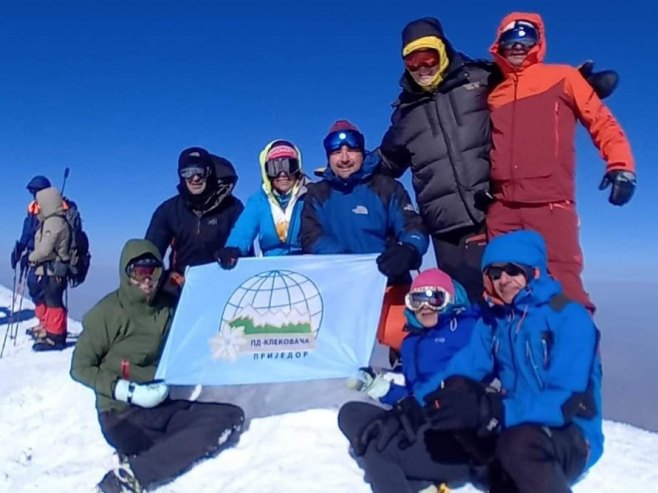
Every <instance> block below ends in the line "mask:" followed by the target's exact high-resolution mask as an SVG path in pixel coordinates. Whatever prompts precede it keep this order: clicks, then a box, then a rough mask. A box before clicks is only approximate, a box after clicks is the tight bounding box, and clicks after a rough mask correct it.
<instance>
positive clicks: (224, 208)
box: [145, 155, 244, 274]
mask: <svg viewBox="0 0 658 493" xmlns="http://www.w3.org/2000/svg"><path fill="white" fill-rule="evenodd" d="M211 157H212V160H213V164H214V167H215V169H214V170H213V171H214V174H213V175H211V177H212V179H214V180H217V181H216V182H211V183H212V184H211V185H210V184H209V186H210V189H209V193H208V194H207V196H204V197H203V198H204V200H203V202H202V203H195V202H193V201H191V200H190V199H191V197H190V195H189V193H187V192H186V189H185V184H184V182H182V181H181V183H180V184H179V186H178V191H179V193H178V195H175V196H174V197H171V198H170V199H168V200H166V201H164V202H163V203H162V204H160V205H159V206H158V208H157V209H156V210H155V212H154V213H153V216H152V217H151V223H150V224H149V227H148V230H147V231H146V235H145V238H146V239H147V240H150V241H151V242H153V244H155V246H157V247H158V250H159V251H160V254H161V255H162V257H163V258H164V255H165V252H166V251H167V249H168V248H169V247H171V254H170V256H169V267H170V269H171V270H174V271H176V272H178V273H180V274H183V273H184V272H185V268H186V267H187V266H188V265H190V266H192V265H202V264H207V263H209V262H214V261H215V252H216V251H217V250H219V249H220V248H222V247H224V246H225V244H226V240H227V239H228V236H229V234H230V232H231V229H233V225H234V224H235V222H236V221H237V220H238V216H239V215H240V214H241V213H242V210H243V209H244V205H243V204H242V202H241V201H240V200H239V199H237V198H236V197H234V196H233V195H232V193H231V192H232V191H233V187H234V186H235V183H236V182H237V175H236V173H235V169H234V168H233V166H232V165H231V163H230V162H229V161H228V160H226V159H224V158H220V157H218V156H213V155H211ZM209 180H210V178H209Z"/></svg>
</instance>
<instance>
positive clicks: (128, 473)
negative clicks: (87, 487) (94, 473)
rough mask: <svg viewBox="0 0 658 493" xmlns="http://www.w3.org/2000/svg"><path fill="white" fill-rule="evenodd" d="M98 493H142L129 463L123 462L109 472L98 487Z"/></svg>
mask: <svg viewBox="0 0 658 493" xmlns="http://www.w3.org/2000/svg"><path fill="white" fill-rule="evenodd" d="M96 491H97V493H142V492H143V491H145V490H144V489H142V487H141V485H140V484H139V481H137V478H136V477H135V474H134V473H133V472H132V469H130V463H129V462H128V461H125V462H121V463H120V464H119V466H118V467H117V468H116V469H113V470H112V471H109V472H108V473H107V474H105V476H103V479H102V480H101V482H100V483H98V485H96Z"/></svg>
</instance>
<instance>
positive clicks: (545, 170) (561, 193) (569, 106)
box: [488, 12, 635, 204]
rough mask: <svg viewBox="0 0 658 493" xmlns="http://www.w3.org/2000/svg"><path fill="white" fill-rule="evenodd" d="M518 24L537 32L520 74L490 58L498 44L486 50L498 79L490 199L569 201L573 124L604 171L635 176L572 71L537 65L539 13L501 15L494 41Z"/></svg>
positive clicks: (617, 130) (606, 119)
mask: <svg viewBox="0 0 658 493" xmlns="http://www.w3.org/2000/svg"><path fill="white" fill-rule="evenodd" d="M522 19H523V20H527V21H530V22H532V23H533V24H535V25H536V26H537V27H538V33H539V42H538V43H537V45H536V46H534V47H533V48H532V49H531V50H530V52H529V53H528V56H527V57H526V59H525V61H524V62H523V64H522V66H521V67H520V68H518V69H514V67H512V66H511V65H510V64H509V63H508V62H507V61H506V60H505V59H504V58H503V57H502V56H501V55H500V54H498V41H496V42H495V43H494V44H493V45H492V46H491V48H490V51H491V53H492V55H493V57H494V59H495V60H496V63H497V64H498V66H499V67H500V68H501V70H502V72H503V74H504V80H503V82H502V83H501V84H500V85H498V86H497V87H496V88H495V89H494V90H493V91H492V92H491V94H490V95H489V98H488V103H489V109H490V111H491V122H492V127H493V129H492V130H493V132H492V133H493V147H492V151H491V182H492V191H493V194H494V196H495V197H496V198H497V199H499V200H504V201H508V202H517V203H535V204H536V203H549V202H561V201H574V197H575V171H576V170H575V161H576V156H575V149H574V147H575V144H574V140H575V134H576V122H577V120H579V121H580V122H581V123H582V124H583V125H584V126H585V128H587V130H588V132H589V133H590V135H591V137H592V140H593V141H594V144H595V145H596V147H597V148H598V149H599V151H600V153H601V156H602V157H603V159H604V160H605V162H606V163H607V171H611V170H614V169H622V170H628V171H634V170H635V164H634V162H633V156H632V154H631V148H630V144H629V142H628V139H627V138H626V136H625V135H624V131H623V130H622V128H621V126H620V125H619V123H617V121H616V120H615V118H614V117H613V116H612V113H610V111H609V110H608V108H606V107H605V106H604V105H603V103H602V102H601V100H600V99H599V98H598V96H596V94H595V93H594V90H593V89H592V87H591V86H590V85H589V84H588V83H587V81H586V80H585V79H584V78H583V77H582V76H581V74H580V73H579V72H578V70H577V69H575V68H573V67H570V66H567V65H554V64H544V63H543V60H544V56H545V54H546V36H545V30H544V22H543V21H542V18H541V17H540V16H539V15H537V14H528V13H519V12H515V13H513V14H510V15H508V16H507V17H505V18H504V19H503V21H502V22H501V24H500V26H499V27H498V34H497V36H496V39H498V38H499V37H500V34H501V33H502V32H503V28H504V27H505V26H507V25H508V24H510V23H511V22H514V21H517V20H522Z"/></svg>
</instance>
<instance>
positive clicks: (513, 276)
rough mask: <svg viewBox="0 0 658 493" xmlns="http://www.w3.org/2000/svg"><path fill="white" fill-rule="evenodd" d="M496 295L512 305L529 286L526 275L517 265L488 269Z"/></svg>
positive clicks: (503, 265)
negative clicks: (518, 295)
mask: <svg viewBox="0 0 658 493" xmlns="http://www.w3.org/2000/svg"><path fill="white" fill-rule="evenodd" d="M487 275H488V276H489V279H490V280H491V284H492V285H493V289H494V292H495V294H496V295H497V296H498V297H499V298H500V299H501V300H502V301H503V302H504V303H506V304H508V305H509V304H511V303H512V302H513V301H514V298H515V297H516V295H517V294H519V292H520V291H521V290H522V289H523V288H525V287H526V286H527V285H528V278H527V277H526V273H525V271H524V270H523V268H521V267H520V266H518V265H515V264H511V263H508V264H493V265H491V266H490V267H489V268H488V269H487Z"/></svg>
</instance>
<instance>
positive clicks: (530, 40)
mask: <svg viewBox="0 0 658 493" xmlns="http://www.w3.org/2000/svg"><path fill="white" fill-rule="evenodd" d="M538 40H539V34H538V33H537V29H535V28H534V27H532V26H528V25H524V24H519V25H517V26H516V27H514V28H513V29H510V30H508V31H505V32H504V33H503V34H501V35H500V38H499V39H498V47H499V49H500V50H511V49H512V48H514V46H515V45H520V46H521V47H522V48H526V49H528V48H532V47H533V46H535V45H536V44H537V42H538Z"/></svg>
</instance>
